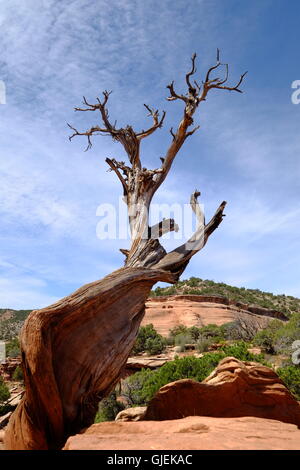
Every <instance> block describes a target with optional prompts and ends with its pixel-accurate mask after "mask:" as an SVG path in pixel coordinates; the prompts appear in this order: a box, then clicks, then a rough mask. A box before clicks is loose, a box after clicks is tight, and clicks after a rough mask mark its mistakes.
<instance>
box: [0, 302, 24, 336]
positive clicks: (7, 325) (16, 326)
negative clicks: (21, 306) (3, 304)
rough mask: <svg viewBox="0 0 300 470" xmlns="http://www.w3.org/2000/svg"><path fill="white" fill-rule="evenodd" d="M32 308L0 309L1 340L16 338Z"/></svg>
mask: <svg viewBox="0 0 300 470" xmlns="http://www.w3.org/2000/svg"><path fill="white" fill-rule="evenodd" d="M30 312H31V310H12V309H5V308H1V309H0V340H2V341H9V340H11V339H13V338H15V337H16V336H17V335H18V334H19V332H20V330H21V328H22V326H23V323H24V321H25V320H26V318H27V317H28V315H29V313H30Z"/></svg>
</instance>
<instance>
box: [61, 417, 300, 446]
mask: <svg viewBox="0 0 300 470" xmlns="http://www.w3.org/2000/svg"><path fill="white" fill-rule="evenodd" d="M299 442H300V431H299V429H298V428H297V426H295V425H294V424H287V423H282V422H280V421H275V420H271V419H263V418H254V417H242V418H211V417H202V416H189V417H187V418H183V419H176V420H172V421H139V422H132V423H129V422H107V423H99V424H93V426H91V427H90V428H88V429H87V430H86V431H85V432H84V433H83V434H77V435H76V436H72V437H70V438H69V439H68V440H67V442H66V444H65V447H64V450H82V449H86V450H101V449H102V450H144V449H148V450H174V449H176V450H192V449H193V450H220V449H222V450H296V449H299Z"/></svg>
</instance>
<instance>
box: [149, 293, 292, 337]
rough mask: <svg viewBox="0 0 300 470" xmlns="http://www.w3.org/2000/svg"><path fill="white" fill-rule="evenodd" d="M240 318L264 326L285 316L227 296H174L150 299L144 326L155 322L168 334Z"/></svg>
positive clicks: (155, 324) (159, 331) (157, 326)
mask: <svg viewBox="0 0 300 470" xmlns="http://www.w3.org/2000/svg"><path fill="white" fill-rule="evenodd" d="M237 317H241V318H243V319H250V320H254V321H257V322H258V323H259V325H261V327H262V328H264V327H265V326H266V325H267V324H268V322H269V321H270V320H272V319H273V318H279V319H281V320H284V319H285V317H284V315H282V314H280V312H275V311H273V310H272V311H271V310H267V309H264V308H262V307H253V306H249V305H244V304H240V303H239V304H236V303H234V302H231V301H229V300H228V299H226V298H225V297H224V298H223V297H213V296H210V297H208V296H201V295H174V296H170V297H158V298H151V299H148V301H147V303H146V313H145V317H144V319H143V321H142V325H147V324H149V323H152V324H153V326H154V328H155V329H156V330H157V331H158V333H160V334H161V335H163V336H167V335H168V333H169V330H170V329H171V328H174V327H175V326H178V325H185V326H187V327H191V326H198V327H201V326H203V325H208V324H209V323H215V324H216V325H223V324H224V323H228V322H232V321H234V320H236V319H237Z"/></svg>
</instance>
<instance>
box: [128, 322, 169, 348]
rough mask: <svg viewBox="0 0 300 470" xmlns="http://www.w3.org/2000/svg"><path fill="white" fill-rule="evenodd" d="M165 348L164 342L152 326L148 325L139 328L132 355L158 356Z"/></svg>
mask: <svg viewBox="0 0 300 470" xmlns="http://www.w3.org/2000/svg"><path fill="white" fill-rule="evenodd" d="M165 347H166V340H165V339H164V338H163V337H162V336H161V335H159V334H158V333H157V331H156V330H155V329H154V327H153V325H152V324H149V325H146V326H142V327H141V328H140V330H139V333H138V336H137V338H136V340H135V344H134V346H133V349H132V353H133V354H138V353H141V352H147V353H148V354H159V353H161V352H163V351H164V349H165Z"/></svg>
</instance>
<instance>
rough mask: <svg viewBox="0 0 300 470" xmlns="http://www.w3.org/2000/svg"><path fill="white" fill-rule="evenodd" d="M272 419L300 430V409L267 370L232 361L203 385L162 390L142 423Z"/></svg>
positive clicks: (221, 365)
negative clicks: (191, 418)
mask: <svg viewBox="0 0 300 470" xmlns="http://www.w3.org/2000/svg"><path fill="white" fill-rule="evenodd" d="M194 415H197V416H212V417H239V416H255V417H260V418H265V419H274V420H278V421H282V422H285V423H292V424H296V425H297V426H299V427H300V405H299V403H298V402H297V400H296V399H295V398H294V397H293V396H292V395H291V393H290V392H289V391H288V389H287V388H286V387H285V385H284V384H283V382H282V381H281V379H280V378H279V377H278V375H277V374H276V373H275V372H274V371H273V370H272V369H270V368H269V367H265V366H262V365H260V364H257V363H255V362H243V361H239V360H238V359H235V358H233V357H227V358H225V359H223V360H222V361H220V363H219V365H218V366H217V367H216V369H215V370H214V371H213V372H212V373H211V374H210V375H209V377H207V378H206V379H205V380H204V381H203V382H201V383H199V382H196V381H194V380H190V379H184V380H178V381H176V382H172V383H170V384H167V385H165V386H164V387H162V388H161V389H160V390H159V391H158V392H157V394H156V395H155V396H154V397H153V399H152V400H151V401H150V403H149V405H148V408H147V411H146V414H145V417H144V419H145V420H159V421H162V420H170V419H178V418H182V417H185V416H194Z"/></svg>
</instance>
